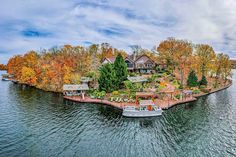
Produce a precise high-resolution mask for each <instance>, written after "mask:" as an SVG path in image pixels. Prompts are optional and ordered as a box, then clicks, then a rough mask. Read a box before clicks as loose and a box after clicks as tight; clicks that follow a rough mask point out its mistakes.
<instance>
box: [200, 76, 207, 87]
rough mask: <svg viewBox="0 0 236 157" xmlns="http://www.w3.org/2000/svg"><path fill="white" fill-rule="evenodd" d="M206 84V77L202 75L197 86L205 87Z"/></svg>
mask: <svg viewBox="0 0 236 157" xmlns="http://www.w3.org/2000/svg"><path fill="white" fill-rule="evenodd" d="M207 84H208V82H207V79H206V76H205V75H203V76H202V79H201V81H200V82H199V85H204V86H207Z"/></svg>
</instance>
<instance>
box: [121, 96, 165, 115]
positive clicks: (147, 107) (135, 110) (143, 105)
mask: <svg viewBox="0 0 236 157" xmlns="http://www.w3.org/2000/svg"><path fill="white" fill-rule="evenodd" d="M122 115H123V116H125V117H154V116H161V115H162V109H160V108H158V107H157V105H155V104H154V102H153V101H152V100H140V103H139V107H135V106H125V107H124V109H123V113H122Z"/></svg>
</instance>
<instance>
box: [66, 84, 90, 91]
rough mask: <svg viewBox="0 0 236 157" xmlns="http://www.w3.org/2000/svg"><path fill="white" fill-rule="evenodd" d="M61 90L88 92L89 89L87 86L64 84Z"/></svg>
mask: <svg viewBox="0 0 236 157" xmlns="http://www.w3.org/2000/svg"><path fill="white" fill-rule="evenodd" d="M63 90H64V91H76V90H77V91H84V90H89V87H88V85H87V84H78V85H73V84H65V85H63Z"/></svg>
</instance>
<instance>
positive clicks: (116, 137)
mask: <svg viewBox="0 0 236 157" xmlns="http://www.w3.org/2000/svg"><path fill="white" fill-rule="evenodd" d="M1 73H2V72H1ZM234 73H236V71H234ZM235 80H236V78H235V76H234V84H233V86H231V87H230V88H228V89H227V90H224V91H221V92H218V93H215V94H212V95H209V96H206V97H202V98H200V99H199V100H197V101H196V102H193V103H187V104H184V105H179V106H176V107H173V108H171V109H169V110H166V111H165V112H164V114H163V116H162V117H153V118H145V119H130V118H125V117H122V112H121V111H120V110H118V109H115V108H112V107H107V106H103V105H97V104H78V103H73V102H69V101H65V100H63V98H62V96H61V95H59V94H54V93H50V92H44V91H41V90H38V89H35V88H32V87H24V86H21V85H16V84H13V83H11V82H5V81H0V156H1V157H12V156H17V157H18V156H22V157H27V156H30V157H37V156H40V157H46V156H65V157H69V156H78V157H109V156H112V157H154V156H160V157H162V156H163V157H164V156H170V157H175V156H176V157H179V156H181V157H182V156H183V157H185V156H186V157H191V156H204V157H206V156H227V157H228V156H236V100H235V96H236V86H235Z"/></svg>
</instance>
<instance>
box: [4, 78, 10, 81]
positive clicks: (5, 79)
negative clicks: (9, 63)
mask: <svg viewBox="0 0 236 157" xmlns="http://www.w3.org/2000/svg"><path fill="white" fill-rule="evenodd" d="M2 80H3V81H11V80H10V79H8V78H2Z"/></svg>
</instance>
